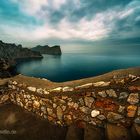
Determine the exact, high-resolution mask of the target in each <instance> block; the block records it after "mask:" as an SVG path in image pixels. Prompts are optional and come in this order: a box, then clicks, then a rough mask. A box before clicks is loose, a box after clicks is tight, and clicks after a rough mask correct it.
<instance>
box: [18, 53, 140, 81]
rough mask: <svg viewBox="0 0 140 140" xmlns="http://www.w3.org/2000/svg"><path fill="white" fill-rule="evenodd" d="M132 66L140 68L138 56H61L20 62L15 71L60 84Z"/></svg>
mask: <svg viewBox="0 0 140 140" xmlns="http://www.w3.org/2000/svg"><path fill="white" fill-rule="evenodd" d="M134 66H140V56H138V55H133V56H109V55H106V56H105V55H104V56H103V55H93V54H63V55H62V56H53V55H44V58H43V59H41V60H30V61H23V62H20V63H19V64H18V65H17V68H16V70H17V72H19V73H21V74H24V75H27V76H34V77H40V78H47V79H49V80H51V81H56V82H62V81H69V80H75V79H80V78H85V77H91V76H97V75H100V74H104V73H106V72H109V71H112V70H116V69H122V68H129V67H134Z"/></svg>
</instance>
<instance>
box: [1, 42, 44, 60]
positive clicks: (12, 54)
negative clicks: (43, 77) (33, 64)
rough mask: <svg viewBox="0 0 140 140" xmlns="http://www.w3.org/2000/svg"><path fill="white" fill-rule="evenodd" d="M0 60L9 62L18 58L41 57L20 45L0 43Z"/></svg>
mask: <svg viewBox="0 0 140 140" xmlns="http://www.w3.org/2000/svg"><path fill="white" fill-rule="evenodd" d="M0 58H6V59H9V60H11V59H18V58H20V59H22V58H42V55H41V54H40V53H39V52H36V51H32V50H30V49H28V48H22V45H16V44H12V43H4V42H2V41H0Z"/></svg>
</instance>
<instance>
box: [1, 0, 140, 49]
mask: <svg viewBox="0 0 140 140" xmlns="http://www.w3.org/2000/svg"><path fill="white" fill-rule="evenodd" d="M0 39H1V40H3V41H5V42H15V43H21V44H23V46H25V47H32V46H35V45H38V44H51V45H54V44H60V45H62V46H67V48H68V47H69V48H68V49H69V50H70V49H78V46H85V47H86V46H88V45H90V46H94V45H95V44H96V46H98V45H99V44H104V45H105V46H108V44H111V43H112V45H118V44H125V45H130V44H135V45H137V46H139V44H140V0H0ZM75 44H76V45H75ZM97 44H98V45H97ZM76 46H77V48H76ZM139 47H140V46H139Z"/></svg>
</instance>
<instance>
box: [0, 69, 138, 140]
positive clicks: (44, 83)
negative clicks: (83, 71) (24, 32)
mask: <svg viewBox="0 0 140 140" xmlns="http://www.w3.org/2000/svg"><path fill="white" fill-rule="evenodd" d="M0 85H1V86H0V87H1V90H0V92H1V94H0V104H1V105H0V116H1V117H0V128H1V129H3V130H4V129H8V130H9V129H10V130H13V131H12V132H13V133H15V134H14V135H2V138H3V139H10V140H11V139H13V140H15V139H18V138H19V137H20V139H23V140H25V139H28V138H29V139H30V140H32V139H34V140H37V139H39V138H41V139H42V140H45V139H46V138H47V139H49V140H93V139H96V140H105V139H106V140H120V139H122V140H135V139H140V68H139V67H138V68H130V69H124V70H117V71H113V72H110V73H107V74H104V75H101V76H97V77H91V78H86V79H81V80H76V81H70V82H63V83H54V82H51V81H49V80H47V79H39V78H33V77H27V76H23V75H17V76H14V77H11V78H8V79H2V80H0ZM8 113H9V115H8ZM23 116H25V117H23ZM33 122H34V123H33ZM39 124H40V125H39ZM26 126H28V127H26ZM24 128H26V129H24ZM31 128H32V129H31ZM30 130H32V131H30ZM114 130H115V131H114ZM29 131H30V133H29ZM10 132H11V131H10ZM38 134H39V135H38Z"/></svg>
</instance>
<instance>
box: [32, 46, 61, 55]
mask: <svg viewBox="0 0 140 140" xmlns="http://www.w3.org/2000/svg"><path fill="white" fill-rule="evenodd" d="M31 50H33V51H36V52H40V53H41V54H51V55H61V54H62V52H61V48H60V46H58V45H56V46H52V47H49V46H48V45H45V46H41V45H38V46H36V47H34V48H31Z"/></svg>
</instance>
